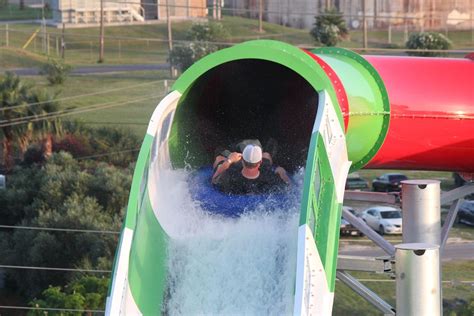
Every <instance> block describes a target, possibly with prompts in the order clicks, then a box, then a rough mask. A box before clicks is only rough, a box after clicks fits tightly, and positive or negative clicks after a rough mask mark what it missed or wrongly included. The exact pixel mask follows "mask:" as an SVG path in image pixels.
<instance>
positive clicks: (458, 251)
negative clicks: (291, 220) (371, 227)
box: [339, 242, 474, 261]
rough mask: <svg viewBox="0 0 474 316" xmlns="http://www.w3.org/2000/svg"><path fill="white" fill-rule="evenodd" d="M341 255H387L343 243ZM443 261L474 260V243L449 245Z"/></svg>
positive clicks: (372, 249)
mask: <svg viewBox="0 0 474 316" xmlns="http://www.w3.org/2000/svg"><path fill="white" fill-rule="evenodd" d="M339 254H341V255H351V256H369V257H375V256H385V255H387V254H386V253H385V252H384V251H383V250H381V249H380V248H377V247H374V246H372V245H364V244H362V243H351V244H347V243H343V244H342V245H341V248H340V249H339ZM442 260H443V261H452V260H474V242H459V243H448V244H447V245H446V248H445V250H444V252H443V254H442Z"/></svg>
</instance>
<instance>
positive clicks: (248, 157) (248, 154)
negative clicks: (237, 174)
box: [242, 145, 262, 163]
mask: <svg viewBox="0 0 474 316" xmlns="http://www.w3.org/2000/svg"><path fill="white" fill-rule="evenodd" d="M242 158H243V159H244V160H245V161H247V162H249V163H257V162H260V161H261V160H262V148H260V147H259V146H256V145H247V146H246V147H245V149H244V152H243V153H242Z"/></svg>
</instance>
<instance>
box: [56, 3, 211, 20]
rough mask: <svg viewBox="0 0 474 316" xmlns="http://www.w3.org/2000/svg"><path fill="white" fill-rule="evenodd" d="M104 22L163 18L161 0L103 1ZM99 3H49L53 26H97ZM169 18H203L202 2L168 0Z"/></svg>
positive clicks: (163, 5)
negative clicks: (64, 24) (54, 24)
mask: <svg viewBox="0 0 474 316" xmlns="http://www.w3.org/2000/svg"><path fill="white" fill-rule="evenodd" d="M103 1H104V2H103V7H104V22H105V23H108V24H122V23H134V22H135V23H140V22H143V23H144V22H147V21H153V20H155V21H156V20H165V19H166V1H165V0H126V1H124V0H103ZM100 2H101V1H100V0H51V9H52V10H53V20H54V23H56V24H61V23H66V24H70V25H77V26H80V25H84V26H85V25H88V24H98V23H100ZM168 5H169V14H170V18H172V19H185V18H195V17H206V16H207V8H206V1H205V0H168Z"/></svg>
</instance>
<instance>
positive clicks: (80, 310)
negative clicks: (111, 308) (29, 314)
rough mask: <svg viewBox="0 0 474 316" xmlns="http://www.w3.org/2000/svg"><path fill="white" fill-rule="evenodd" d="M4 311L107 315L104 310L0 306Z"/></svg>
mask: <svg viewBox="0 0 474 316" xmlns="http://www.w3.org/2000/svg"><path fill="white" fill-rule="evenodd" d="M0 308H3V309H22V310H41V311H55V312H78V313H101V314H103V313H105V311H104V310H96V309H70V308H54V307H30V306H14V305H0Z"/></svg>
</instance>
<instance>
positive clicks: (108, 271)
mask: <svg viewBox="0 0 474 316" xmlns="http://www.w3.org/2000/svg"><path fill="white" fill-rule="evenodd" d="M0 268H3V269H21V270H44V271H61V272H86V273H111V272H112V270H93V269H79V268H75V269H71V268H53V267H35V266H15V265H2V264H0Z"/></svg>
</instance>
